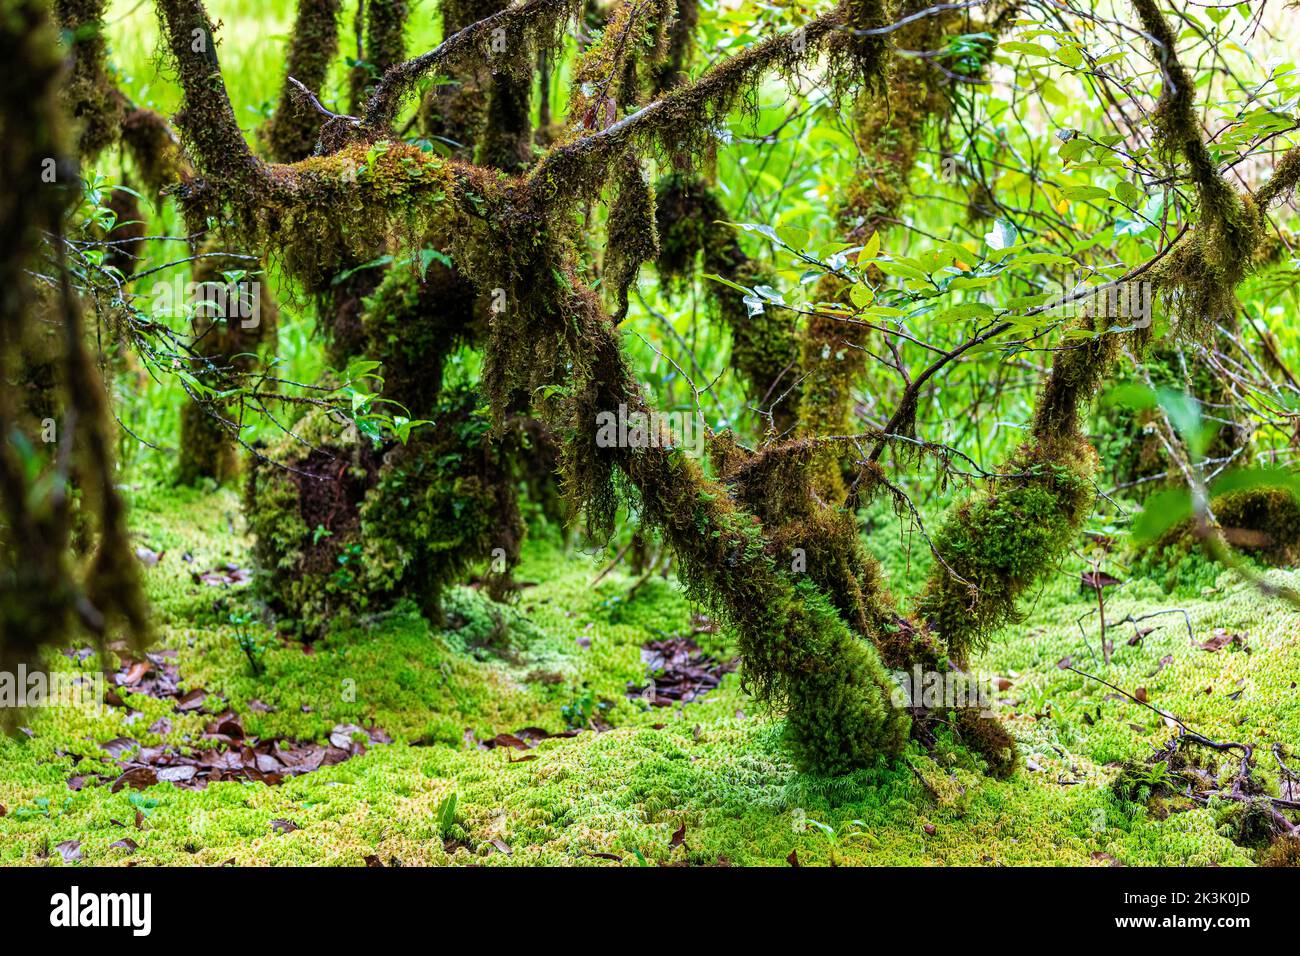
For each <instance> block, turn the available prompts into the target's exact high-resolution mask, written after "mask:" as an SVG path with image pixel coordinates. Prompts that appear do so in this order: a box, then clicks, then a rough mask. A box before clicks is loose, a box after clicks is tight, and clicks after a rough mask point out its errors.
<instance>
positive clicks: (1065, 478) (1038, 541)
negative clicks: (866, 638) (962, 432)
mask: <svg viewBox="0 0 1300 956" xmlns="http://www.w3.org/2000/svg"><path fill="white" fill-rule="evenodd" d="M1091 470H1092V461H1091V458H1090V455H1089V454H1087V453H1079V454H1076V456H1074V457H1073V458H1065V459H1062V458H1055V457H1050V458H1049V457H1046V456H1045V455H1044V454H1043V451H1042V449H1041V448H1039V447H1037V446H1033V445H1028V446H1025V447H1024V448H1022V449H1021V450H1020V451H1019V452H1018V453H1017V455H1016V456H1015V457H1014V458H1013V459H1012V460H1011V462H1010V463H1009V465H1008V466H1007V469H1006V471H1007V473H1006V474H1005V475H1003V476H1002V477H1000V478H998V479H997V480H996V481H995V483H994V487H993V488H992V489H991V490H990V491H988V492H987V493H986V494H984V495H983V496H981V497H979V498H977V499H975V500H973V501H968V502H965V503H963V504H962V505H960V506H958V510H957V512H956V513H955V514H954V515H952V516H950V517H949V518H948V520H947V521H945V523H944V525H943V528H942V530H941V531H940V532H939V534H938V535H936V537H935V542H934V544H935V548H936V549H937V550H938V552H939V554H940V555H942V556H943V559H944V562H945V563H946V564H947V567H946V568H945V567H943V566H940V565H936V567H935V568H934V570H933V571H932V573H931V576H930V580H929V582H928V583H927V585H926V589H925V591H924V592H923V593H922V595H921V597H920V599H919V600H918V601H917V613H918V615H919V616H920V617H921V618H922V619H924V620H925V621H926V622H928V623H929V624H930V625H931V626H932V627H933V628H934V629H935V630H936V631H938V633H939V634H940V635H941V636H942V637H943V638H944V640H945V641H946V642H947V644H948V648H949V650H950V652H951V653H952V655H953V658H954V660H956V661H957V662H958V663H964V662H965V661H966V660H967V659H968V657H969V655H970V652H971V650H973V649H977V648H980V647H983V646H984V645H986V644H987V642H988V640H989V637H990V636H991V635H992V634H993V633H994V632H995V631H997V630H998V629H1000V628H1001V627H1002V626H1004V625H1005V624H1008V623H1011V622H1014V621H1016V620H1019V619H1020V616H1019V612H1018V610H1017V602H1018V600H1019V598H1020V597H1021V595H1023V594H1024V593H1025V592H1026V591H1027V590H1028V589H1029V587H1030V586H1031V585H1032V584H1033V583H1034V582H1035V581H1037V580H1038V579H1039V577H1040V576H1041V575H1042V574H1043V573H1045V572H1046V571H1047V570H1048V569H1049V568H1050V567H1051V566H1052V565H1053V564H1054V563H1055V562H1056V561H1057V560H1059V558H1060V557H1061V556H1062V555H1064V554H1065V553H1066V551H1067V549H1068V548H1069V546H1070V543H1071V541H1072V540H1073V538H1074V535H1075V534H1076V533H1077V532H1078V529H1079V526H1080V525H1081V524H1082V522H1083V519H1084V518H1085V517H1086V516H1087V515H1088V513H1089V512H1090V511H1091V509H1092V505H1093V502H1094V500H1095V497H1096V493H1095V491H1094V489H1093V486H1092V483H1091V481H1089V477H1090V475H1091Z"/></svg>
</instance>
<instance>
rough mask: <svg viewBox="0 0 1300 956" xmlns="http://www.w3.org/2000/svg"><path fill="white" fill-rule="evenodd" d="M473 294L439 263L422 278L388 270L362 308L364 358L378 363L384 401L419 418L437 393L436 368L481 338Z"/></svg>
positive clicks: (404, 270) (402, 269) (408, 270)
mask: <svg viewBox="0 0 1300 956" xmlns="http://www.w3.org/2000/svg"><path fill="white" fill-rule="evenodd" d="M481 301H482V299H481V297H480V296H479V295H478V292H477V290H475V289H474V287H473V286H472V285H471V284H470V283H469V282H467V281H466V280H465V279H463V278H461V277H460V276H459V275H458V274H457V273H456V272H455V271H454V270H453V269H451V268H450V267H448V266H446V265H444V264H443V263H441V262H432V263H430V264H429V265H428V268H427V269H426V270H425V273H424V275H423V276H421V275H420V274H419V272H418V271H417V270H416V269H415V268H411V267H405V266H399V267H397V268H394V269H390V270H389V271H388V272H387V274H386V275H385V276H384V279H383V281H382V282H380V284H379V286H378V288H376V289H375V291H374V293H373V294H371V295H370V296H369V297H368V298H367V299H366V300H365V303H364V307H365V311H364V313H363V316H362V319H361V323H362V332H363V335H364V346H363V347H364V352H365V354H366V355H367V356H369V357H370V358H373V359H377V360H379V361H380V362H382V363H383V368H382V370H381V374H382V375H383V378H384V397H385V398H387V399H390V400H392V401H395V402H398V403H400V404H401V405H402V406H403V407H405V408H406V409H408V410H409V411H410V412H411V413H412V414H413V415H414V416H415V417H425V410H426V409H428V408H431V407H432V406H433V403H434V401H435V399H436V397H437V395H438V392H439V391H440V390H441V388H442V367H443V364H444V362H445V360H446V358H447V356H448V355H450V354H451V352H452V351H454V350H455V349H456V348H457V347H458V346H459V345H462V344H465V343H467V342H470V341H472V340H473V339H474V338H475V337H476V336H477V335H478V334H481V328H479V327H478V326H480V325H481V324H482V323H481V320H480V318H479V317H477V316H476V306H478V304H479V303H480V302H481Z"/></svg>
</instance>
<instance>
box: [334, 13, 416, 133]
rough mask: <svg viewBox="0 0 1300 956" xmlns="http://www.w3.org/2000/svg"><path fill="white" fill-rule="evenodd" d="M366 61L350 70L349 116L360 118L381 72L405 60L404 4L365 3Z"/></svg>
mask: <svg viewBox="0 0 1300 956" xmlns="http://www.w3.org/2000/svg"><path fill="white" fill-rule="evenodd" d="M365 2H366V29H365V54H366V55H365V59H364V60H363V61H361V62H358V63H357V64H356V65H354V66H353V67H352V72H351V73H350V74H349V77H348V85H349V88H350V89H351V91H352V99H351V103H352V112H353V113H355V114H358V115H359V114H360V113H362V112H363V111H364V109H365V104H366V101H367V100H368V99H369V98H370V95H371V93H373V92H374V88H375V84H376V83H378V81H379V79H380V77H382V76H383V75H384V71H386V70H388V69H389V68H390V67H392V66H395V65H396V64H398V63H401V62H402V61H403V60H404V59H406V37H405V31H406V19H407V17H408V16H409V15H410V8H409V7H408V5H407V3H406V0H365Z"/></svg>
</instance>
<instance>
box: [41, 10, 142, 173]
mask: <svg viewBox="0 0 1300 956" xmlns="http://www.w3.org/2000/svg"><path fill="white" fill-rule="evenodd" d="M107 5H108V4H107V0H57V3H56V4H55V10H56V13H57V15H58V19H59V25H60V26H61V27H62V28H63V30H64V35H65V36H66V37H67V39H68V43H69V45H70V48H71V60H72V69H71V72H70V75H69V76H68V78H67V80H66V82H65V83H64V84H63V86H62V91H63V102H64V103H65V104H66V107H67V110H68V112H69V114H70V115H71V116H72V118H73V120H74V122H75V126H76V132H77V155H78V156H80V157H82V158H83V159H93V158H94V157H95V156H97V155H98V154H99V153H100V151H102V150H103V149H104V147H106V146H109V145H111V144H112V143H115V142H116V141H117V138H118V131H119V129H120V128H121V125H122V117H123V114H124V112H125V109H126V100H125V99H124V98H123V97H122V95H121V94H120V93H118V91H117V86H116V84H115V83H114V82H113V78H112V75H111V74H110V73H109V67H108V42H107V40H106V39H105V37H104V10H105V8H106V7H107Z"/></svg>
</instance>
